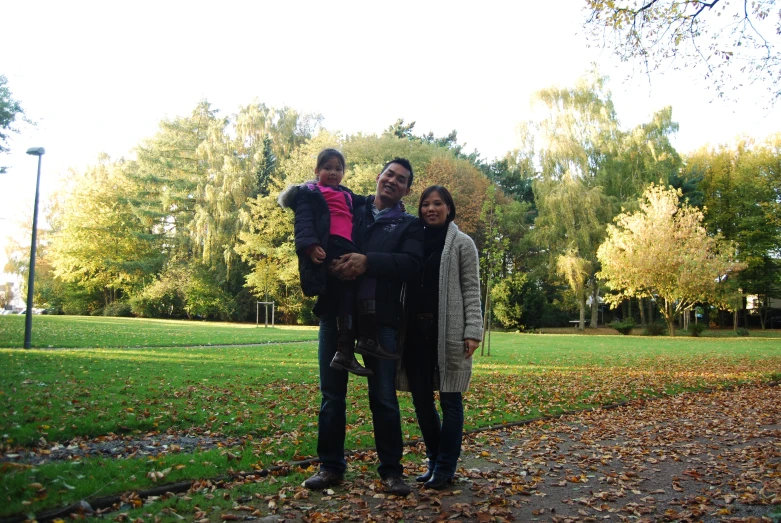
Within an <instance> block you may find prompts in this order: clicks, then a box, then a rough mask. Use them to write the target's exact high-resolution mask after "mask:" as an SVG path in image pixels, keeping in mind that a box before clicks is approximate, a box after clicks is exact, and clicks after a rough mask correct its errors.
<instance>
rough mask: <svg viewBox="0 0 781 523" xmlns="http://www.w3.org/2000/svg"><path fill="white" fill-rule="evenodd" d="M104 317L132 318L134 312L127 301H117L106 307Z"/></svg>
mask: <svg viewBox="0 0 781 523" xmlns="http://www.w3.org/2000/svg"><path fill="white" fill-rule="evenodd" d="M103 316H120V317H125V318H127V317H130V316H133V311H131V310H130V304H129V303H127V302H125V301H115V302H113V303H109V304H108V305H106V308H105V309H103Z"/></svg>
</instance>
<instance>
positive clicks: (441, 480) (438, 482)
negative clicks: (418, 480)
mask: <svg viewBox="0 0 781 523" xmlns="http://www.w3.org/2000/svg"><path fill="white" fill-rule="evenodd" d="M452 483H453V476H440V475H437V474H434V475H433V476H431V479H430V480H428V481H426V483H424V484H423V486H424V487H426V488H430V489H434V490H442V489H443V488H445V487H447V486H448V485H451V484H452Z"/></svg>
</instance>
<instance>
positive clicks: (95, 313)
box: [89, 307, 103, 316]
mask: <svg viewBox="0 0 781 523" xmlns="http://www.w3.org/2000/svg"><path fill="white" fill-rule="evenodd" d="M89 315H90V316H103V307H98V308H97V309H92V310H91V311H90V312H89Z"/></svg>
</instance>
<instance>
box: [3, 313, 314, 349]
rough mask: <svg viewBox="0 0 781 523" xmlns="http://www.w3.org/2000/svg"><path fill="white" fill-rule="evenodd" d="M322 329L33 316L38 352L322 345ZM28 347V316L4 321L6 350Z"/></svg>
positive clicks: (7, 317) (12, 317)
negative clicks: (310, 342)
mask: <svg viewBox="0 0 781 523" xmlns="http://www.w3.org/2000/svg"><path fill="white" fill-rule="evenodd" d="M316 339H317V328H316V327H280V326H277V327H273V328H272V327H264V326H263V324H261V325H260V327H256V326H255V325H254V324H237V323H216V322H214V323H212V322H201V321H180V320H153V319H147V318H110V317H102V316H96V317H92V316H33V329H32V346H33V348H78V347H185V346H197V345H204V346H209V345H211V346H214V345H248V344H254V343H268V342H282V341H304V340H316ZM23 345H24V316H22V315H7V316H0V347H4V348H14V347H22V346H23Z"/></svg>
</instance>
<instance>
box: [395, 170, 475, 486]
mask: <svg viewBox="0 0 781 523" xmlns="http://www.w3.org/2000/svg"><path fill="white" fill-rule="evenodd" d="M418 217H419V218H420V219H421V221H422V222H423V225H424V227H425V243H424V255H423V260H424V264H423V271H422V274H421V278H420V281H419V282H416V283H415V284H411V285H409V287H410V289H409V294H410V296H409V297H408V299H407V303H408V304H409V317H408V325H409V329H410V332H408V333H407V336H406V339H407V347H406V349H405V351H404V356H403V362H402V364H403V366H404V368H405V370H406V373H405V372H400V373H399V388H400V389H402V390H410V391H411V392H412V402H413V404H414V405H415V414H416V415H417V418H418V425H419V426H420V432H421V433H422V434H423V441H424V442H425V444H426V457H427V458H428V471H427V472H426V473H425V474H423V475H421V476H419V477H418V478H416V480H417V481H419V482H425V487H427V488H433V489H437V490H440V489H443V488H445V487H446V486H447V485H448V484H450V483H452V481H453V476H454V475H455V473H456V466H457V464H458V457H459V456H460V454H461V437H462V434H463V429H464V404H463V399H462V394H463V393H464V392H466V390H467V388H468V387H469V380H470V379H471V377H472V354H473V353H474V351H475V349H476V348H477V346H478V345H479V343H480V339H481V338H482V335H483V320H482V313H481V310H480V279H479V264H478V258H477V248H476V247H475V243H474V242H473V241H472V239H471V238H470V237H469V236H467V235H466V234H464V233H463V232H461V231H459V229H458V227H457V226H456V224H455V223H453V219H454V218H455V217H456V206H455V204H454V203H453V197H452V196H451V195H450V192H448V190H447V189H445V188H444V187H442V186H439V185H434V186H431V187H428V188H427V189H426V190H425V191H423V194H421V196H420V203H419V205H418ZM405 378H406V379H407V383H405ZM435 390H439V403H440V406H441V407H442V420H441V422H440V418H439V413H438V412H437V407H436V405H435V404H434V391H435Z"/></svg>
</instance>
